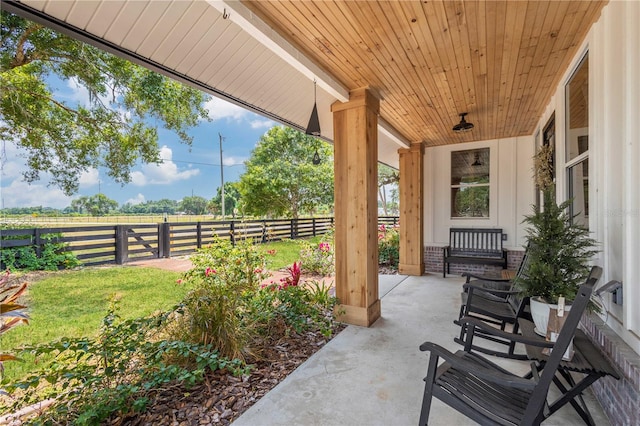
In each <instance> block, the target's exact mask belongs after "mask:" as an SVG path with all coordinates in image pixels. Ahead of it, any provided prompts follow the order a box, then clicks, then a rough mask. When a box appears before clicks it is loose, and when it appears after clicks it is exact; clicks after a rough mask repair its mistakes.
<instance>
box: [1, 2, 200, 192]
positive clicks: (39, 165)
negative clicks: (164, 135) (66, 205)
mask: <svg viewBox="0 0 640 426" xmlns="http://www.w3.org/2000/svg"><path fill="white" fill-rule="evenodd" d="M1 25H2V26H1V41H2V43H1V45H0V84H1V85H0V87H2V91H0V138H1V139H2V141H3V143H7V142H9V143H15V144H16V145H17V146H18V147H19V148H21V149H22V150H23V151H24V154H25V156H26V159H27V160H26V162H27V165H28V166H29V170H28V171H27V172H25V173H24V178H25V180H26V181H27V182H34V181H37V180H39V179H40V175H41V174H43V173H49V174H50V175H51V184H53V185H55V186H57V187H59V188H61V189H62V190H63V191H64V192H65V193H66V194H67V195H70V194H72V193H75V192H77V190H78V183H79V177H80V175H81V173H82V172H83V171H87V170H89V169H91V168H97V167H100V166H102V167H104V168H105V169H106V172H107V174H108V175H109V176H111V177H112V178H113V179H114V180H115V181H116V182H120V183H127V182H129V181H130V179H131V177H130V170H131V167H132V166H134V165H135V164H136V162H137V161H138V160H141V161H142V162H144V163H157V162H159V161H160V157H159V148H158V132H157V127H155V126H153V125H150V124H148V123H149V122H151V121H153V122H160V123H161V124H163V125H164V127H165V128H167V129H169V130H172V131H174V132H175V133H176V134H177V135H178V136H179V138H180V140H181V141H182V142H184V143H187V144H190V143H191V137H190V136H189V135H188V134H187V133H186V131H187V129H189V128H190V127H193V126H195V125H197V124H198V121H199V120H200V119H201V118H206V117H207V112H206V110H205V109H204V107H203V103H204V101H205V100H207V98H208V97H207V96H206V95H205V94H204V93H202V92H200V91H198V90H196V89H192V88H188V87H185V86H183V85H182V84H180V83H178V82H176V81H173V80H171V79H169V78H167V77H164V76H161V75H160V74H157V73H155V72H153V71H150V70H148V69H145V68H142V67H140V66H138V65H134V64H132V63H130V62H129V61H127V60H125V59H122V58H119V57H116V56H114V55H112V54H109V53H107V52H105V51H102V50H100V49H97V48H95V47H92V46H89V45H87V44H85V43H82V42H80V41H78V40H75V39H73V38H70V37H68V36H66V35H63V34H60V33H57V32H56V31H53V30H51V29H49V28H47V27H44V26H42V25H40V24H36V23H34V22H31V21H28V20H26V19H24V18H21V17H19V16H16V15H12V14H10V13H7V12H5V11H3V12H2V24H1ZM55 77H57V78H59V79H61V80H65V81H71V82H73V83H76V84H77V85H78V86H79V87H83V88H84V89H86V90H87V92H88V94H89V103H88V104H87V105H83V104H77V105H75V104H73V103H68V102H65V101H64V100H61V99H56V97H55V96H54V89H53V87H52V82H55V81H56V79H55Z"/></svg>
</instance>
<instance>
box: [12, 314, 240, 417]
mask: <svg viewBox="0 0 640 426" xmlns="http://www.w3.org/2000/svg"><path fill="white" fill-rule="evenodd" d="M173 316H174V315H173V313H170V312H165V313H161V314H157V315H154V316H150V317H146V318H139V319H133V320H126V321H122V320H120V317H119V316H118V315H117V313H116V304H115V303H114V304H112V305H111V307H110V309H109V311H108V313H107V315H106V316H105V317H104V319H103V323H102V327H101V330H100V333H99V335H98V336H97V337H96V338H75V339H69V338H64V339H61V340H58V341H55V342H52V343H48V344H43V345H38V346H35V347H28V348H25V349H24V352H25V353H32V354H35V355H36V356H43V355H55V357H54V358H53V360H52V361H51V362H50V363H49V364H48V365H47V366H46V367H45V368H43V370H42V371H41V372H39V373H38V374H34V375H31V376H28V377H26V378H24V379H23V380H21V381H18V382H15V383H12V384H10V385H9V386H7V389H8V390H10V391H11V392H16V391H20V392H16V399H15V402H14V404H13V406H12V407H11V409H13V410H17V409H19V408H21V407H24V406H25V405H28V404H32V403H33V402H35V401H37V400H39V399H41V398H43V397H49V398H56V402H55V403H54V405H53V406H52V407H50V408H49V409H48V410H47V411H46V412H45V413H44V414H43V415H42V416H40V417H39V418H38V422H41V423H44V424H47V423H51V424H61V423H64V424H69V423H73V424H80V425H93V424H99V423H101V422H103V421H105V420H106V419H108V418H109V417H110V416H112V415H114V414H119V415H121V416H124V417H126V416H127V415H130V414H132V413H136V412H142V411H144V410H145V408H146V406H147V405H148V403H149V402H150V401H151V400H152V397H153V394H154V392H155V391H156V390H157V389H159V388H161V387H162V386H164V385H166V384H169V383H172V382H175V381H177V382H180V383H182V384H184V385H185V386H187V387H190V386H193V385H195V384H196V383H198V382H200V381H201V380H202V379H203V377H204V374H205V372H206V371H207V370H216V369H223V368H226V369H228V370H230V371H231V372H233V373H234V374H242V373H245V372H246V368H245V367H244V366H243V364H242V363H241V362H240V361H239V360H229V359H227V358H224V357H221V356H220V355H219V354H218V352H217V351H216V350H214V348H213V347H212V346H211V345H200V344H194V343H187V342H183V341H177V340H162V339H158V336H159V334H160V332H161V331H162V330H163V328H164V327H165V326H166V324H167V322H168V321H170V319H171V318H172V317H173ZM45 383H48V384H50V386H46V385H45ZM43 386H44V387H43ZM5 408H6V407H5Z"/></svg>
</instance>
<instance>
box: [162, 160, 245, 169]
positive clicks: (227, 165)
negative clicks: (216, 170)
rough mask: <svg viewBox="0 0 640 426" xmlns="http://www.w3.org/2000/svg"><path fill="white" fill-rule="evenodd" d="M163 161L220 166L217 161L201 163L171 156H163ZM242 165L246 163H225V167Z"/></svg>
mask: <svg viewBox="0 0 640 426" xmlns="http://www.w3.org/2000/svg"><path fill="white" fill-rule="evenodd" d="M161 160H162V161H172V162H174V163H185V164H198V165H199V166H216V167H220V164H216V163H201V162H198V161H184V160H173V159H171V158H161ZM236 166H241V167H244V164H224V167H236Z"/></svg>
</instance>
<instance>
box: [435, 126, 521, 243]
mask: <svg viewBox="0 0 640 426" xmlns="http://www.w3.org/2000/svg"><path fill="white" fill-rule="evenodd" d="M533 145H534V143H533V136H526V137H518V138H508V139H496V140H491V141H482V142H473V143H465V144H455V145H444V146H438V147H433V148H427V149H426V150H425V191H424V193H425V206H424V209H425V227H424V231H425V235H424V236H425V244H426V245H427V246H430V245H446V244H447V243H448V241H449V228H450V227H496V228H502V229H503V232H505V233H506V234H507V236H508V239H507V241H506V242H505V247H506V248H512V249H513V248H521V247H522V246H523V245H524V230H523V226H522V224H521V222H522V217H523V215H525V214H528V213H530V212H531V205H532V204H533V203H534V189H533V180H532V167H533V162H532V157H533V152H534V150H533ZM476 148H489V149H490V162H491V163H490V179H491V186H490V194H491V195H490V197H491V200H490V205H489V211H490V217H489V218H473V219H471V218H469V219H467V218H451V185H450V184H451V152H452V151H460V150H467V149H476Z"/></svg>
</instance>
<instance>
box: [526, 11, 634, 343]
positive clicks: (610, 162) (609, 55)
mask: <svg viewBox="0 0 640 426" xmlns="http://www.w3.org/2000/svg"><path fill="white" fill-rule="evenodd" d="M639 21H640V2H632V1H627V2H623V1H614V2H610V3H609V4H608V5H607V6H606V7H605V8H604V9H603V12H602V16H601V17H600V19H599V20H598V22H597V23H596V24H595V25H594V26H593V27H592V28H591V31H590V32H589V35H588V37H587V40H586V41H585V43H584V46H583V49H581V50H580V53H579V54H578V55H576V57H575V58H573V62H572V65H571V67H569V69H568V70H567V71H566V73H565V76H564V78H563V79H562V80H561V83H560V84H559V85H558V87H557V90H556V94H555V96H554V97H553V99H552V100H551V102H550V103H549V105H548V107H547V110H546V112H545V114H544V115H543V117H541V119H540V121H539V126H540V127H542V126H543V125H544V123H546V121H547V120H548V119H549V117H550V116H551V114H552V113H553V112H554V111H555V113H556V115H555V117H556V136H557V139H556V140H557V151H556V154H557V164H558V166H557V172H558V173H557V177H558V182H557V184H558V197H559V198H561V199H564V198H565V197H566V186H567V180H566V179H567V177H566V171H565V168H564V164H565V163H564V160H565V155H564V152H565V123H564V117H565V105H564V89H565V84H566V82H567V81H568V80H569V78H570V77H571V74H572V72H573V70H574V68H575V67H576V66H577V64H578V63H579V61H580V59H581V58H582V56H583V55H584V53H585V52H586V51H587V50H588V51H589V168H590V171H589V174H590V176H589V178H590V187H589V200H590V202H589V204H590V208H589V210H590V212H589V228H590V229H591V230H592V231H593V236H594V238H596V239H597V240H598V241H599V242H600V243H601V253H600V255H599V258H598V259H597V260H596V262H597V263H598V264H600V265H602V266H603V267H604V276H603V278H602V282H601V284H604V283H606V282H608V281H609V280H612V279H616V280H620V281H622V282H623V286H624V300H625V302H624V305H623V306H619V305H614V304H612V303H610V296H609V295H607V296H606V297H605V299H606V300H605V302H606V303H607V309H608V311H609V312H608V314H607V315H604V316H603V318H604V319H605V320H606V321H607V324H608V325H609V326H610V327H611V328H612V329H613V330H615V331H616V333H618V334H619V335H620V336H621V337H622V338H623V339H624V340H625V342H626V343H627V344H629V346H631V347H632V348H633V349H634V350H635V351H636V352H638V353H640V337H639V336H640V307H639V306H638V303H637V301H638V300H640V262H639V259H640V141H639V138H640V132H639V131H638V125H639V124H640V84H638V79H639V77H640V28H639V27H640V26H639V25H638V22H639Z"/></svg>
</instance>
